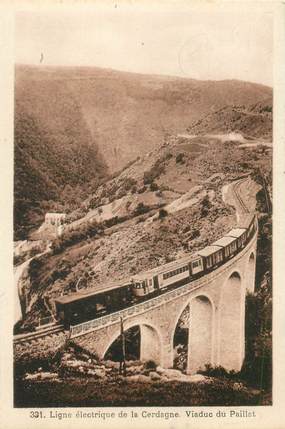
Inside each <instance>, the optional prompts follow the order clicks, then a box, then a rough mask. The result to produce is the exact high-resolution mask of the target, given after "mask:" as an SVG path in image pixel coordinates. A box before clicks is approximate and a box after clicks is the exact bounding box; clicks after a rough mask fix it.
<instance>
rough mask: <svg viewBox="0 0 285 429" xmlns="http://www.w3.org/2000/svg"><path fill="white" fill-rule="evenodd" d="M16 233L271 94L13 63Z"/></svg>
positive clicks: (236, 85)
mask: <svg viewBox="0 0 285 429" xmlns="http://www.w3.org/2000/svg"><path fill="white" fill-rule="evenodd" d="M15 77H16V78H15V231H16V238H24V237H25V236H26V235H27V233H28V232H29V231H30V230H31V229H32V228H33V227H35V226H37V225H38V224H39V223H40V222H41V221H42V220H43V215H44V213H45V212H46V211H50V210H55V211H67V212H70V211H72V210H74V209H75V208H76V207H78V206H79V205H80V202H81V201H82V200H84V199H85V198H86V197H87V195H88V194H92V193H94V191H95V190H96V188H97V186H98V184H99V183H101V182H102V181H103V180H105V179H106V177H107V176H108V174H109V173H113V172H115V171H118V170H119V169H121V168H123V167H125V166H126V164H127V163H128V162H129V161H132V160H134V159H135V158H137V157H138V156H141V155H144V154H145V153H147V152H150V151H151V150H153V149H155V148H157V147H159V146H160V145H161V144H162V142H163V141H167V140H168V136H169V135H170V134H176V133H178V132H183V131H185V129H186V128H187V127H188V126H189V123H191V121H197V120H200V119H201V118H202V117H204V116H205V115H206V114H209V112H214V111H216V110H218V109H221V108H223V107H224V106H226V105H244V106H249V105H252V104H253V103H255V104H256V103H262V102H263V101H264V100H266V99H268V98H270V97H271V96H272V90H271V89H270V88H268V87H265V86H262V85H257V84H252V83H246V82H239V81H220V82H210V81H204V82H203V81H195V80H191V79H182V78H177V77H165V76H148V75H139V74H132V73H126V72H118V71H113V70H104V69H98V68H76V67H74V68H56V67H30V66H17V67H16V73H15Z"/></svg>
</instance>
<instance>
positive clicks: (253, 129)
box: [11, 1, 274, 420]
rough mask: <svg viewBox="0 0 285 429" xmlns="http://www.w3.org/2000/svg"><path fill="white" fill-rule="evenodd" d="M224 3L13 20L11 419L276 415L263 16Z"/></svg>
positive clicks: (62, 11)
mask: <svg viewBox="0 0 285 429" xmlns="http://www.w3.org/2000/svg"><path fill="white" fill-rule="evenodd" d="M240 3H241V2H223V1H220V2H195V1H193V2H187V3H186V2H183V1H176V2H174V1H173V2H172V1H165V2H160V3H156V2H154V3H153V4H151V3H150V2H149V3H147V2H144V1H142V2H128V1H122V2H116V1H114V2H111V1H110V2H106V4H104V2H93V3H92V2H91V3H86V4H85V5H84V3H82V5H81V7H80V8H79V7H78V8H76V7H71V6H70V7H61V6H59V5H58V6H56V7H43V8H33V9H28V8H22V9H19V10H17V12H16V13H15V15H14V45H15V46H14V51H15V58H14V65H13V66H14V161H13V162H14V170H13V177H14V179H13V180H14V184H13V186H14V190H13V194H14V203H13V210H14V219H13V222H14V223H13V225H14V226H13V233H14V237H13V240H14V246H13V252H14V255H13V257H14V270H13V273H14V285H13V289H14V290H13V294H14V325H13V333H12V337H13V384H14V394H13V396H14V397H13V404H14V405H13V406H14V407H15V408H31V409H42V408H47V407H50V408H51V407H53V408H56V407H61V408H63V407H77V408H79V411H78V412H79V413H80V412H82V411H80V407H93V408H94V412H96V411H97V412H99V413H101V412H102V409H103V407H125V408H126V407H145V408H144V409H145V410H147V408H146V407H191V409H192V407H203V409H205V407H217V406H219V407H229V406H231V407H250V406H272V404H273V405H274V401H273V399H272V387H273V383H272V372H273V369H274V368H273V365H272V334H273V332H272V331H273V330H272V206H273V204H272V200H273V188H272V166H273V132H272V129H273V36H274V34H273V33H274V32H273V12H272V7H271V6H270V3H269V2H250V1H248V2H243V6H244V7H241V4H240ZM11 287H12V286H11ZM98 407H99V408H98ZM134 409H135V408H134ZM189 409H190V408H189ZM250 409H251V408H247V410H246V411H242V412H244V413H245V412H246V413H247V415H245V414H243V415H236V416H235V417H248V418H250V417H252V416H251V415H250V413H253V417H254V413H255V411H248V410H250ZM159 410H160V411H157V413H159V415H156V416H155V417H158V418H159V419H160V420H161V419H162V420H163V419H168V418H169V417H172V416H169V415H168V414H169V413H171V412H173V413H174V408H159ZM111 411H112V408H111ZM38 412H39V413H41V412H42V411H38ZM201 412H202V411H201ZM235 412H237V411H235ZM240 412H241V411H240ZM53 413H55V414H54V415H52V416H51V415H49V417H54V418H57V412H56V411H53ZM145 413H148V411H145ZM189 413H190V411H189ZM197 413H199V408H198V411H197ZM39 416H41V415H40V414H39ZM187 416H188V415H187ZM189 416H190V415H189ZM189 416H188V417H189ZM142 417H145V418H146V419H147V417H154V416H148V415H147V414H146V415H142ZM190 417H193V416H190ZM231 417H232V416H231Z"/></svg>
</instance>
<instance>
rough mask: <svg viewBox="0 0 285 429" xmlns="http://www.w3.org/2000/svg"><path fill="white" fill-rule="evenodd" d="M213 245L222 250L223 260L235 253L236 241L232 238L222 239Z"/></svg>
mask: <svg viewBox="0 0 285 429" xmlns="http://www.w3.org/2000/svg"><path fill="white" fill-rule="evenodd" d="M213 245H214V246H218V247H220V248H222V252H223V259H228V258H232V257H233V256H234V254H235V253H236V251H237V239H236V238H234V237H227V236H225V237H222V238H220V239H219V240H217V241H215V242H214V243H213Z"/></svg>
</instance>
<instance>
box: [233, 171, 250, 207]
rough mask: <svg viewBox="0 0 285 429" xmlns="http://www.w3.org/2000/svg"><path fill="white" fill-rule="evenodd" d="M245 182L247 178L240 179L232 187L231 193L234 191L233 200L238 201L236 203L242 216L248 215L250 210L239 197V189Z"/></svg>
mask: <svg viewBox="0 0 285 429" xmlns="http://www.w3.org/2000/svg"><path fill="white" fill-rule="evenodd" d="M246 180H247V178H246V179H241V180H239V181H238V182H236V183H235V184H234V186H233V191H234V195H235V198H236V199H237V201H238V203H239V205H240V208H241V210H242V211H243V213H244V214H250V210H249V209H248V207H247V206H246V205H245V203H244V201H243V199H242V197H241V195H240V194H241V192H240V187H241V185H242V183H244V182H245V181H246Z"/></svg>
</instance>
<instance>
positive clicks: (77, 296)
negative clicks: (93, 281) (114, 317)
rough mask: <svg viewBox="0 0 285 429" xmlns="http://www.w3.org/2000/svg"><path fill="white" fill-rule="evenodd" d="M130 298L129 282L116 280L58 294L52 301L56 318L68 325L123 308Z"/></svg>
mask: <svg viewBox="0 0 285 429" xmlns="http://www.w3.org/2000/svg"><path fill="white" fill-rule="evenodd" d="M132 299H133V294H132V284H131V282H128V283H121V284H120V282H117V283H112V284H109V285H106V286H104V287H100V286H99V287H98V288H92V289H89V290H88V289H87V290H82V291H78V292H74V293H72V294H70V295H64V296H60V297H58V298H56V299H55V300H54V302H55V307H56V313H57V315H58V318H59V319H60V320H61V321H63V322H64V325H65V326H69V325H70V324H77V323H82V322H84V321H87V320H90V319H95V318H97V317H100V316H103V315H104V314H107V313H109V312H113V311H116V310H119V309H121V308H124V307H125V306H127V305H128V304H130V303H131V302H132Z"/></svg>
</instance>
